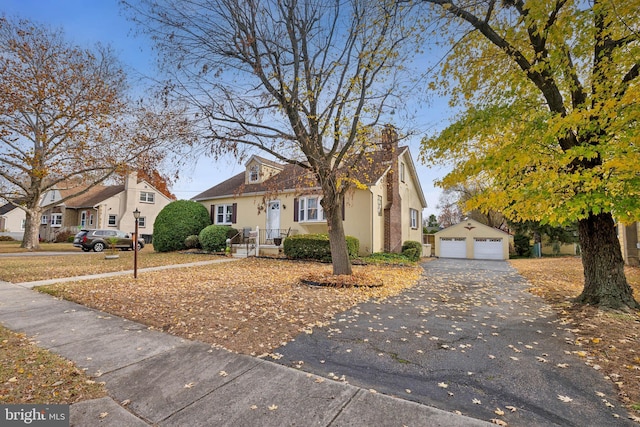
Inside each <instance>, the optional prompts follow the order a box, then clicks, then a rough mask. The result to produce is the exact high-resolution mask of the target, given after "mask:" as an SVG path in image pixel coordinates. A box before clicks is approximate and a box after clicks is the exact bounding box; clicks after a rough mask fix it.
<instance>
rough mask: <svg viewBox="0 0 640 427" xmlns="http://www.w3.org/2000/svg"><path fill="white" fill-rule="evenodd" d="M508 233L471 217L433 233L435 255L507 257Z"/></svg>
mask: <svg viewBox="0 0 640 427" xmlns="http://www.w3.org/2000/svg"><path fill="white" fill-rule="evenodd" d="M509 237H510V236H509V234H508V233H505V232H504V231H502V230H498V229H497V228H493V227H489V226H487V225H484V224H482V223H480V222H478V221H476V220H473V219H466V220H464V221H462V222H461V223H459V224H455V225H452V226H451V227H447V228H445V229H443V230H440V231H438V232H437V233H435V245H436V251H435V254H436V257H440V258H467V259H497V260H505V259H509Z"/></svg>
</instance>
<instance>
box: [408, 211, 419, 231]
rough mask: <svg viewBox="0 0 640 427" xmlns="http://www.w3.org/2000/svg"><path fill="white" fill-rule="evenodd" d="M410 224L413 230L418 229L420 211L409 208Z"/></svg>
mask: <svg viewBox="0 0 640 427" xmlns="http://www.w3.org/2000/svg"><path fill="white" fill-rule="evenodd" d="M409 222H410V225H411V228H412V229H414V230H417V229H418V222H419V221H418V211H417V210H416V209H411V208H409Z"/></svg>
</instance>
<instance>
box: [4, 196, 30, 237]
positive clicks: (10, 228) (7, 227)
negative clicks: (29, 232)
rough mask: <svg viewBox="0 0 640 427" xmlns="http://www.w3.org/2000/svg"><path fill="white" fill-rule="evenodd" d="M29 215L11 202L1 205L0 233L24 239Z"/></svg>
mask: <svg viewBox="0 0 640 427" xmlns="http://www.w3.org/2000/svg"><path fill="white" fill-rule="evenodd" d="M26 218H27V215H26V213H25V211H23V210H22V209H20V208H17V207H15V206H14V205H12V204H11V203H7V204H6V205H3V206H0V235H1V236H11V237H13V238H14V239H16V240H22V237H23V236H24V226H25V222H26Z"/></svg>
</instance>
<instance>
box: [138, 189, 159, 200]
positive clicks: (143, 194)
mask: <svg viewBox="0 0 640 427" xmlns="http://www.w3.org/2000/svg"><path fill="white" fill-rule="evenodd" d="M149 196H151V197H149ZM140 202H141V203H155V202H156V193H154V192H153V191H141V192H140Z"/></svg>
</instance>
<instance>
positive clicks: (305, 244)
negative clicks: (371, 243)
mask: <svg viewBox="0 0 640 427" xmlns="http://www.w3.org/2000/svg"><path fill="white" fill-rule="evenodd" d="M345 240H346V242H347V252H348V253H349V258H355V257H357V256H358V251H359V250H360V241H359V240H358V239H356V238H355V237H352V236H346V237H345ZM283 249H284V254H285V255H286V256H287V257H288V258H292V259H316V260H320V261H331V246H330V245H329V236H328V235H327V234H298V235H295V236H289V237H287V238H286V239H285V240H284V244H283Z"/></svg>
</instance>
